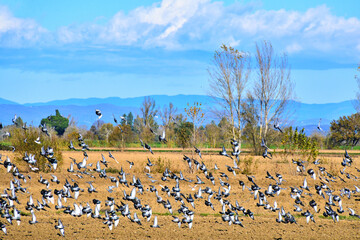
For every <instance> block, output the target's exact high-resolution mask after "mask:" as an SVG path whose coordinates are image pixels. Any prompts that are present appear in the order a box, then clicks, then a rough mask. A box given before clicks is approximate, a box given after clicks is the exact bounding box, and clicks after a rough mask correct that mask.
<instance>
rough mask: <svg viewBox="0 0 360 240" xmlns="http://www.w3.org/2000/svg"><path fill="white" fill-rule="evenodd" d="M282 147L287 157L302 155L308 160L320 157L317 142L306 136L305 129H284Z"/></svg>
mask: <svg viewBox="0 0 360 240" xmlns="http://www.w3.org/2000/svg"><path fill="white" fill-rule="evenodd" d="M282 145H283V147H284V152H285V156H287V155H292V156H294V155H295V154H299V153H300V154H301V155H302V157H303V158H306V159H307V160H310V159H315V158H316V157H317V156H318V155H319V150H318V145H317V141H315V140H314V139H311V138H309V137H307V136H306V135H305V131H304V128H303V129H301V130H300V131H299V130H298V128H295V130H294V129H293V128H292V127H289V128H285V129H283V134H282Z"/></svg>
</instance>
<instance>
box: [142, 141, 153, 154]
mask: <svg viewBox="0 0 360 240" xmlns="http://www.w3.org/2000/svg"><path fill="white" fill-rule="evenodd" d="M140 143H141V146H142V147H143V148H144V149H145V150H149V151H150V153H151V154H154V153H153V151H152V149H151V147H150V145H148V144H147V143H144V142H143V141H142V140H141V139H140Z"/></svg>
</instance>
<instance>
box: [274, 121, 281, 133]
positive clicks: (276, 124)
mask: <svg viewBox="0 0 360 240" xmlns="http://www.w3.org/2000/svg"><path fill="white" fill-rule="evenodd" d="M274 129H275V130H278V131H279V132H281V133H283V131H282V130H281V128H280V125H279V123H275V124H274Z"/></svg>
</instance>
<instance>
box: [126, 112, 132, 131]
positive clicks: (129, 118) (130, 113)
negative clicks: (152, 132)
mask: <svg viewBox="0 0 360 240" xmlns="http://www.w3.org/2000/svg"><path fill="white" fill-rule="evenodd" d="M126 121H127V123H128V124H129V125H130V127H131V128H133V127H134V115H133V114H132V112H129V114H128V115H127V117H126Z"/></svg>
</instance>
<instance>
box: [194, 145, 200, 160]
mask: <svg viewBox="0 0 360 240" xmlns="http://www.w3.org/2000/svg"><path fill="white" fill-rule="evenodd" d="M194 148H195V153H197V154H199V157H200V158H201V159H202V157H201V151H200V149H198V148H197V147H195V146H194Z"/></svg>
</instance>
